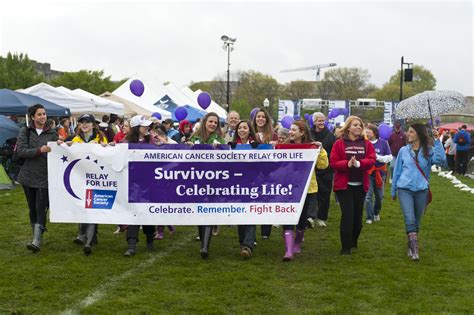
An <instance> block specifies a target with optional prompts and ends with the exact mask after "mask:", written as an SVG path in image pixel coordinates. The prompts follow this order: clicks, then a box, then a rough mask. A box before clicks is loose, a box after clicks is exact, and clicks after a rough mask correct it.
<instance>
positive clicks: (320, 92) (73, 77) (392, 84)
mask: <svg viewBox="0 0 474 315" xmlns="http://www.w3.org/2000/svg"><path fill="white" fill-rule="evenodd" d="M400 75H401V72H400V70H397V71H396V72H395V74H393V75H392V76H391V77H390V78H389V80H388V81H387V82H386V83H385V84H384V85H383V86H382V87H377V86H375V85H374V84H372V83H370V82H369V80H370V74H369V72H368V70H366V69H362V68H345V67H340V68H334V69H330V70H327V71H326V72H325V73H324V77H323V79H322V80H321V81H319V82H314V81H303V80H296V81H292V82H290V83H287V84H280V83H279V82H278V81H277V80H276V79H275V78H273V77H272V76H270V75H268V74H264V73H261V72H258V71H254V70H247V71H238V72H235V73H232V74H231V81H232V82H231V83H232V84H231V102H230V103H231V104H230V105H231V106H230V107H231V109H232V110H236V111H238V112H239V113H241V115H242V116H243V117H242V118H248V117H246V116H247V115H248V113H250V111H251V110H252V109H253V108H254V107H260V106H263V100H264V99H265V98H268V100H269V101H270V108H269V111H270V114H271V115H272V116H273V117H276V115H277V111H278V99H292V100H298V99H303V98H321V99H325V100H355V99H358V98H375V99H377V100H381V101H383V100H385V101H395V100H398V98H399V90H400ZM126 80H127V78H125V79H123V80H120V81H118V82H114V81H112V80H111V77H110V76H105V74H104V71H103V70H100V71H91V70H81V71H78V72H64V73H62V74H60V75H59V76H56V77H54V78H52V79H47V78H45V76H44V75H43V74H41V73H39V72H37V71H36V69H35V67H34V63H33V62H32V61H31V60H30V59H29V58H28V55H27V54H23V53H20V54H12V53H8V54H7V56H6V57H1V56H0V88H8V89H13V90H16V89H21V88H27V87H30V86H32V85H35V84H37V83H39V82H46V83H48V84H50V85H52V86H55V87H57V86H64V87H66V88H69V89H77V88H80V89H83V90H86V91H89V92H91V93H93V94H96V95H99V94H102V93H104V92H106V91H113V90H115V89H116V88H117V87H119V86H120V85H122V84H123V83H124V82H125V81H126ZM435 87H436V79H435V77H434V75H433V74H432V73H431V71H429V70H428V69H426V68H424V67H423V66H416V65H415V66H414V67H413V81H412V82H406V83H404V86H403V95H404V98H407V97H410V96H412V95H415V94H417V93H421V92H423V91H426V90H434V89H435ZM190 88H191V89H192V90H197V89H201V90H203V91H207V92H209V93H210V94H211V95H212V98H213V100H214V101H216V102H217V103H218V104H226V92H227V77H226V74H224V73H223V74H220V75H217V76H216V77H214V78H213V80H212V81H207V82H194V83H193V82H192V83H191V84H190Z"/></svg>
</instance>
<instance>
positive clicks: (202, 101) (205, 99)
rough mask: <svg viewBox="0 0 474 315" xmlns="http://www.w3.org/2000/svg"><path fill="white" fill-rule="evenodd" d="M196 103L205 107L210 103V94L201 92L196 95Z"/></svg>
mask: <svg viewBox="0 0 474 315" xmlns="http://www.w3.org/2000/svg"><path fill="white" fill-rule="evenodd" d="M198 104H199V106H201V108H202V109H206V108H208V107H209V105H211V95H209V93H207V92H201V93H199V95H198Z"/></svg>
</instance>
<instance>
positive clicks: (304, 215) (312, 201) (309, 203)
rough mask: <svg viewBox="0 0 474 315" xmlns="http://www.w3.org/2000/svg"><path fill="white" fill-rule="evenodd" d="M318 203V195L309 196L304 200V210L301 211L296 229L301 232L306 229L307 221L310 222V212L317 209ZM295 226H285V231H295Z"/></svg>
mask: <svg viewBox="0 0 474 315" xmlns="http://www.w3.org/2000/svg"><path fill="white" fill-rule="evenodd" d="M317 202H318V193H312V194H307V195H306V199H305V200H304V205H303V210H302V211H301V215H300V220H299V221H298V225H297V226H296V228H297V229H298V230H300V231H304V230H305V229H306V220H308V210H309V209H310V208H312V207H315V206H316V204H317ZM294 229H295V226H294V225H283V231H287V230H294Z"/></svg>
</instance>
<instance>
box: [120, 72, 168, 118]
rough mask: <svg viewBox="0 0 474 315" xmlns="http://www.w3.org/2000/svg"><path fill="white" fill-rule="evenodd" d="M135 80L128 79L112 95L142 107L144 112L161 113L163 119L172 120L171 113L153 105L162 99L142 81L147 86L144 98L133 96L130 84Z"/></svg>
mask: <svg viewBox="0 0 474 315" xmlns="http://www.w3.org/2000/svg"><path fill="white" fill-rule="evenodd" d="M135 79H136V78H130V79H128V80H127V81H126V82H125V83H124V84H122V85H121V86H119V87H118V88H117V89H116V90H115V91H113V92H112V94H114V95H115V96H118V97H120V98H123V99H126V100H127V101H130V102H132V103H134V104H136V105H138V106H139V107H141V109H142V110H145V111H147V112H150V113H155V112H157V113H160V115H161V118H162V119H167V118H171V113H170V112H168V111H166V110H164V109H161V108H158V107H156V106H154V105H153V104H154V103H155V102H156V101H157V100H159V99H160V97H159V96H158V95H157V93H156V92H155V91H154V90H153V89H152V88H151V87H150V86H149V85H147V84H146V83H145V82H143V81H142V82H143V85H144V86H145V90H144V92H143V94H142V96H140V97H138V96H135V95H134V94H132V92H131V91H130V83H131V82H132V81H133V80H135Z"/></svg>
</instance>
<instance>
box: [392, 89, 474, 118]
mask: <svg viewBox="0 0 474 315" xmlns="http://www.w3.org/2000/svg"><path fill="white" fill-rule="evenodd" d="M462 107H466V99H465V98H464V95H462V94H461V93H459V92H454V91H426V92H423V93H419V94H416V95H414V96H412V97H409V98H407V99H406V100H403V101H401V102H400V103H398V106H397V108H396V109H395V116H396V117H397V118H427V119H428V118H431V121H432V122H433V116H434V117H436V116H439V115H441V114H444V113H448V112H451V111H453V110H456V109H459V108H462Z"/></svg>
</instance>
